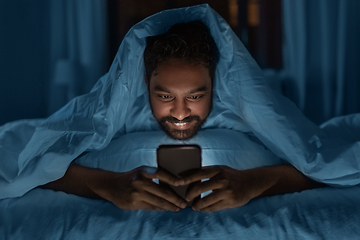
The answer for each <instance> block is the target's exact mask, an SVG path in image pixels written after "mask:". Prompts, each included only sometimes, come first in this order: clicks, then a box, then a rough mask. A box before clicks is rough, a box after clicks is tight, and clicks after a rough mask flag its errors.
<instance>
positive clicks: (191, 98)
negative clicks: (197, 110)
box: [187, 95, 204, 101]
mask: <svg viewBox="0 0 360 240" xmlns="http://www.w3.org/2000/svg"><path fill="white" fill-rule="evenodd" d="M203 96H204V95H193V96H189V97H187V99H188V100H190V101H196V100H199V99H200V98H202V97H203Z"/></svg>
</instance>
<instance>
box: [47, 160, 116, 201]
mask: <svg viewBox="0 0 360 240" xmlns="http://www.w3.org/2000/svg"><path fill="white" fill-rule="evenodd" d="M113 174H115V173H113V172H110V171H105V170H101V169H93V168H87V167H83V166H80V165H78V164H71V165H70V166H69V168H68V170H67V171H66V173H65V175H64V176H63V177H62V178H60V179H58V180H55V181H53V182H50V183H47V184H45V185H43V186H40V187H41V188H45V189H53V190H56V191H63V192H66V193H70V194H74V195H79V196H83V197H88V198H101V197H100V196H99V195H98V194H96V193H95V192H94V191H93V188H94V186H96V185H100V184H106V183H105V182H106V181H108V180H109V178H110V177H111V176H112V175H113Z"/></svg>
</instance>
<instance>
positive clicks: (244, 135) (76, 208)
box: [0, 5, 360, 239]
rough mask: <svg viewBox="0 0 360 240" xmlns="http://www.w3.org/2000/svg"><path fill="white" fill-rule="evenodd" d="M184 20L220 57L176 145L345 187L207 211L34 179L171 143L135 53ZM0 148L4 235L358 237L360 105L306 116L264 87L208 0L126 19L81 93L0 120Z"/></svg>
mask: <svg viewBox="0 0 360 240" xmlns="http://www.w3.org/2000/svg"><path fill="white" fill-rule="evenodd" d="M191 20H201V21H203V22H204V23H205V24H206V25H208V26H209V28H210V30H211V33H212V35H213V37H214V39H215V41H216V43H217V45H218V47H219V49H220V53H221V56H220V62H219V65H218V68H217V70H216V74H215V82H214V103H213V110H212V112H211V113H210V116H209V117H208V119H207V121H206V123H205V124H204V126H203V127H202V129H201V131H200V132H199V134H198V135H197V136H196V137H195V138H193V139H191V140H189V141H186V142H176V143H196V144H199V145H200V146H201V147H202V150H203V162H204V165H214V164H222V165H228V166H232V167H234V168H238V169H246V168H253V167H257V166H265V165H274V164H280V163H283V162H284V161H285V162H288V163H290V164H292V165H294V166H295V167H296V168H297V169H299V170H300V171H301V172H303V173H304V174H305V175H307V176H309V177H310V178H312V179H315V180H317V181H320V182H324V183H327V184H329V185H331V186H342V187H344V186H348V188H332V187H327V188H322V189H315V190H308V191H303V192H301V193H293V194H286V195H281V196H274V197H268V198H262V199H257V200H253V201H251V202H250V203H249V204H247V205H246V206H244V207H241V208H236V209H231V210H224V211H220V212H216V213H211V214H204V213H198V212H193V211H191V210H189V209H186V210H184V211H182V212H180V213H176V214H175V213H169V212H165V213H159V212H147V211H138V212H128V211H122V210H120V209H117V208H116V207H114V206H113V205H112V204H111V203H108V202H105V201H100V200H91V199H85V198H81V197H77V196H73V195H68V194H65V193H62V192H54V191H50V190H42V189H37V188H36V187H37V186H39V185H42V184H45V183H48V182H50V181H53V180H55V179H58V178H60V177H62V176H63V174H64V173H65V171H66V169H67V168H68V166H69V164H70V163H71V162H73V161H74V159H76V158H77V159H76V161H77V162H78V163H80V164H82V165H85V166H90V167H98V168H103V169H110V170H113V171H127V170H130V169H132V168H134V167H136V166H139V165H144V164H146V165H150V166H155V149H156V147H157V146H158V145H159V144H163V143H174V141H175V140H171V139H169V138H168V137H167V136H166V135H165V134H164V133H163V132H161V131H160V129H159V127H158V125H157V123H156V121H155V119H154V117H153V116H152V114H151V110H150V107H149V103H148V95H147V89H146V85H145V83H144V81H143V76H144V74H145V70H144V64H143V61H142V54H143V51H144V47H145V43H146V37H147V36H152V35H157V34H160V33H162V32H163V31H164V29H166V27H168V26H171V25H172V24H174V23H176V22H182V21H191ZM149 136H150V137H149ZM0 156H1V159H0V199H2V200H0V222H1V225H0V236H5V239H24V238H25V239H64V238H66V239H69V238H71V239H79V238H80V239H84V238H85V239H92V238H93V239H102V238H103V239H115V238H116V239H191V238H198V239H221V238H224V237H226V238H228V237H230V238H247V239H260V238H261V239H264V238H266V239H344V238H347V239H354V238H356V237H355V236H359V228H358V226H359V225H360V222H359V216H360V212H359V205H358V202H359V196H360V194H359V193H360V189H359V187H358V186H357V185H358V184H359V183H360V114H354V115H351V116H346V117H342V118H337V119H332V120H331V121H329V122H327V123H325V124H323V125H322V126H321V127H319V126H317V125H315V124H313V123H312V122H311V121H309V120H308V119H307V118H305V117H304V115H303V114H302V113H301V112H300V111H299V110H298V109H297V108H296V107H295V106H294V104H292V103H291V102H290V101H289V100H287V99H285V98H283V97H282V96H280V95H278V94H276V93H274V92H272V90H271V89H270V88H269V87H268V85H267V83H266V82H265V80H264V79H263V76H262V73H261V70H260V69H259V67H258V66H257V65H256V63H255V61H254V60H253V59H252V58H251V56H250V55H249V54H248V52H247V51H246V49H245V48H244V46H243V45H242V43H241V42H240V41H239V40H238V38H237V37H236V36H235V34H234V33H233V32H232V30H231V29H230V27H229V26H228V24H227V23H226V22H225V21H224V20H223V19H222V18H221V17H220V16H219V15H218V14H217V13H215V12H214V11H213V10H212V9H211V8H210V7H209V6H207V5H200V6H195V7H189V8H183V9H175V10H169V11H164V12H161V13H158V14H155V15H154V16H151V17H149V18H147V19H145V20H144V21H142V22H140V23H138V24H136V25H135V26H134V27H133V28H132V29H131V30H130V31H129V33H128V34H127V36H126V37H125V38H124V40H123V42H122V44H121V46H120V48H119V51H118V54H117V55H116V57H115V60H114V62H113V64H112V66H111V69H110V70H109V72H108V74H106V75H105V76H103V77H102V78H101V79H100V80H99V81H98V83H97V84H96V85H95V86H94V88H93V89H92V91H91V92H90V93H88V94H86V95H83V96H79V97H77V98H75V99H74V100H72V101H71V102H70V103H69V104H67V105H66V106H65V107H63V108H62V109H61V110H59V111H58V112H57V113H55V114H54V115H53V116H51V117H50V118H48V119H46V120H33V121H27V120H23V121H19V122H13V123H9V124H6V125H4V126H2V127H0ZM79 156H80V157H79ZM350 186H351V187H350ZM21 196H22V197H21Z"/></svg>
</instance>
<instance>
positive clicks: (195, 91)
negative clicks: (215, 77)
mask: <svg viewBox="0 0 360 240" xmlns="http://www.w3.org/2000/svg"><path fill="white" fill-rule="evenodd" d="M154 90H155V91H160V92H166V93H170V91H169V90H167V89H166V88H164V87H162V86H159V85H156V86H155V87H154ZM206 90H207V87H206V86H203V87H199V88H196V89H193V90H191V91H189V92H188V94H193V93H197V92H204V91H206Z"/></svg>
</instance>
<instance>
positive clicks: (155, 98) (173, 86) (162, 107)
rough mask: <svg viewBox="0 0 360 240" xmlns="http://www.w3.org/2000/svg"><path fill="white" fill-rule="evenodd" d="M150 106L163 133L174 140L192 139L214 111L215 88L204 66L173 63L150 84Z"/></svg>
mask: <svg viewBox="0 0 360 240" xmlns="http://www.w3.org/2000/svg"><path fill="white" fill-rule="evenodd" d="M147 84H148V89H149V95H150V105H151V109H152V112H153V114H154V116H155V118H156V119H157V120H158V122H159V124H160V125H161V127H162V128H163V130H164V131H165V132H166V133H167V134H168V135H169V136H170V137H172V138H175V139H179V140H185V139H189V138H192V137H193V136H194V135H195V134H196V133H197V131H198V130H199V129H200V127H201V125H202V124H203V122H204V121H205V119H206V117H207V116H208V114H209V112H210V109H211V101H212V94H211V93H212V85H211V78H210V74H209V69H207V68H206V67H204V66H203V65H201V64H199V65H195V66H194V65H191V64H189V63H186V62H181V61H177V60H170V61H167V62H165V63H162V64H160V65H159V66H158V68H157V69H155V71H154V72H153V73H152V75H151V79H150V81H147Z"/></svg>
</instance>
